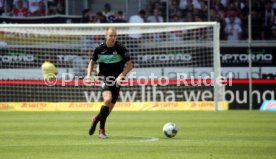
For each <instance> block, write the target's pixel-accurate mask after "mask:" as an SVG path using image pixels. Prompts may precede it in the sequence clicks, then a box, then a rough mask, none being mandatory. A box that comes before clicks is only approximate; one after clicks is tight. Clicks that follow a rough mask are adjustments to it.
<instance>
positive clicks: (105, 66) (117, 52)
mask: <svg viewBox="0 0 276 159" xmlns="http://www.w3.org/2000/svg"><path fill="white" fill-rule="evenodd" d="M91 59H92V60H93V61H96V62H98V63H99V74H98V75H99V76H105V77H108V76H113V77H115V78H116V77H118V76H119V75H120V73H122V72H123V70H124V66H125V63H126V62H127V61H129V60H130V56H129V53H128V50H127V49H126V48H125V47H124V46H123V45H122V44H121V43H119V42H116V43H115V45H114V46H113V47H107V46H106V43H105V42H104V43H101V44H100V45H99V46H98V47H96V48H95V50H94V53H93V55H92V58H91Z"/></svg>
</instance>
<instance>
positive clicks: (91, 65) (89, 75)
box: [86, 59, 96, 79]
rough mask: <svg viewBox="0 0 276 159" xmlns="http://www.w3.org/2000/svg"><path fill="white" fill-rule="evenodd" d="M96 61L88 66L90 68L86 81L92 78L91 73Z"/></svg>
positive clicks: (91, 61) (92, 61)
mask: <svg viewBox="0 0 276 159" xmlns="http://www.w3.org/2000/svg"><path fill="white" fill-rule="evenodd" d="M95 63H96V62H95V61H94V60H92V59H91V60H90V62H89V64H88V68H87V75H86V79H90V77H91V72H92V71H93V68H94V65H95Z"/></svg>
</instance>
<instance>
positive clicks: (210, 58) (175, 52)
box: [0, 22, 227, 111]
mask: <svg viewBox="0 0 276 159" xmlns="http://www.w3.org/2000/svg"><path fill="white" fill-rule="evenodd" d="M107 27H115V28H116V29H117V35H118V36H117V40H118V41H119V42H121V43H123V44H124V45H125V46H126V48H127V49H128V51H129V54H130V55H131V59H132V60H133V63H134V69H133V70H132V72H130V73H129V75H128V78H127V80H126V82H125V85H124V86H122V89H121V93H120V97H119V100H118V102H119V103H120V102H121V103H136V104H137V103H138V105H139V103H147V102H155V103H157V104H159V105H166V103H168V102H169V103H172V102H175V103H178V105H180V107H179V106H177V108H179V109H182V108H183V107H182V106H183V105H188V106H184V107H189V108H190V107H193V105H194V104H195V103H201V104H198V105H197V106H199V107H204V105H209V106H210V105H212V107H213V110H215V111H218V110H225V109H227V108H226V107H227V106H225V103H224V92H223V91H224V86H223V85H222V84H221V83H220V82H219V81H218V80H219V79H220V46H219V30H220V25H219V23H217V22H189V23H139V24H138V23H137V24H133V23H124V24H122V23H120V24H2V25H0V50H1V54H0V60H1V61H0V65H1V69H0V94H1V96H2V97H3V98H1V99H0V102H100V101H101V100H102V99H101V98H100V95H99V92H100V87H99V86H88V85H87V83H85V81H84V80H83V77H84V76H85V75H86V68H87V64H88V62H89V60H90V58H91V56H92V54H93V51H94V49H95V47H96V46H98V45H99V44H100V43H102V42H103V41H104V35H105V29H106V28H107ZM114 54H116V51H114ZM46 58H50V60H51V62H52V63H53V64H54V65H55V67H56V68H57V71H58V74H57V75H56V77H55V79H54V81H53V80H51V81H47V80H46V81H45V80H44V78H43V76H42V71H41V65H42V63H44V61H45V59H46ZM94 70H96V68H95V69H94ZM95 74H96V71H94V72H93V79H96V76H95ZM95 83H96V84H97V82H95ZM181 102H182V103H181ZM185 102H186V103H185ZM165 108H166V109H167V107H166V106H165ZM189 108H187V109H189Z"/></svg>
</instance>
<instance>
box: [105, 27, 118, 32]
mask: <svg viewBox="0 0 276 159" xmlns="http://www.w3.org/2000/svg"><path fill="white" fill-rule="evenodd" d="M108 30H115V31H117V29H116V28H114V27H107V28H106V29H105V31H106V32H107V31H108Z"/></svg>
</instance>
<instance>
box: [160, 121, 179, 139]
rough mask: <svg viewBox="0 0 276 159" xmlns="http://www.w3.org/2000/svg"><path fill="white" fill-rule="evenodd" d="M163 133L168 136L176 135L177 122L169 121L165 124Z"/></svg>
mask: <svg viewBox="0 0 276 159" xmlns="http://www.w3.org/2000/svg"><path fill="white" fill-rule="evenodd" d="M163 133H164V135H165V136H166V137H169V138H171V137H174V136H175V135H176V134H177V129H176V125H175V123H172V122H169V123H166V124H165V125H164V126H163Z"/></svg>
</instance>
